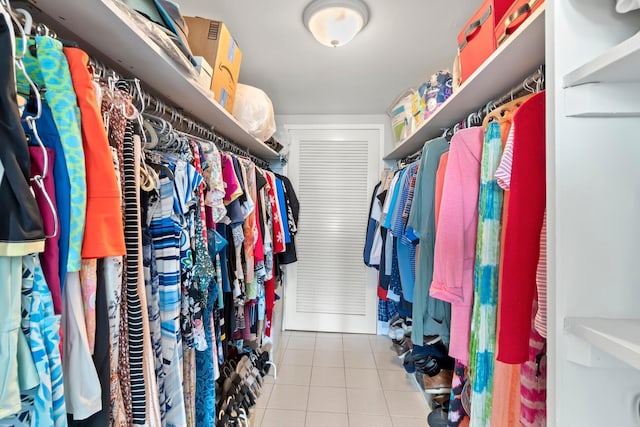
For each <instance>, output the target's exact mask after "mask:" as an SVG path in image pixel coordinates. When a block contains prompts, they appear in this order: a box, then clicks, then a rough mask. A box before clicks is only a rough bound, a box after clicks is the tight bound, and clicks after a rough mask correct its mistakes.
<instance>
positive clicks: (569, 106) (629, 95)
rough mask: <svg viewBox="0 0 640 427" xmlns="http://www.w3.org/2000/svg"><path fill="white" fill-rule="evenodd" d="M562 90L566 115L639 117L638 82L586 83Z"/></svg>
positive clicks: (639, 90) (639, 89) (639, 88)
mask: <svg viewBox="0 0 640 427" xmlns="http://www.w3.org/2000/svg"><path fill="white" fill-rule="evenodd" d="M563 92H564V102H565V112H566V115H567V117H640V97H639V96H638V93H640V83H587V84H583V85H579V86H573V87H569V88H566V89H564V90H563Z"/></svg>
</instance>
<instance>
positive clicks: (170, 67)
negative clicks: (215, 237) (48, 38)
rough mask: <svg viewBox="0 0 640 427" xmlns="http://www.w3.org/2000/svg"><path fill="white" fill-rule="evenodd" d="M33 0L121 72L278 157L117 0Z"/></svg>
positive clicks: (241, 142)
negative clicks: (117, 3) (239, 121)
mask: <svg viewBox="0 0 640 427" xmlns="http://www.w3.org/2000/svg"><path fill="white" fill-rule="evenodd" d="M30 1H31V3H33V4H34V5H35V6H36V7H37V8H38V9H40V10H41V11H42V12H43V13H44V14H46V15H47V16H48V17H50V18H51V19H53V20H55V21H57V22H58V24H59V26H61V27H68V29H69V30H70V31H72V32H73V34H75V35H76V36H77V39H78V41H79V42H82V43H81V47H83V48H85V49H86V50H87V51H88V52H89V53H90V54H92V55H95V56H96V57H98V58H99V59H101V60H105V62H107V63H108V64H109V65H111V66H113V68H115V69H116V70H117V71H118V72H121V73H122V75H125V76H133V77H137V78H139V79H140V80H141V81H142V82H143V85H144V87H145V88H147V89H149V91H151V92H152V93H155V94H156V95H158V96H160V97H162V98H164V99H166V100H167V101H170V102H171V103H172V104H174V105H175V106H176V107H179V108H180V109H182V110H183V111H184V112H185V113H186V114H188V115H190V116H192V117H194V118H195V119H198V120H199V121H201V122H203V123H204V124H207V125H209V126H212V127H213V128H214V129H215V131H216V132H218V133H219V134H221V135H223V136H225V137H227V138H229V139H230V140H231V141H232V142H233V143H235V144H236V145H238V146H240V147H243V148H246V149H247V150H248V151H249V152H250V153H251V154H253V155H255V156H257V157H261V158H264V159H275V158H278V153H276V152H275V151H274V150H273V149H271V148H270V147H269V146H267V145H266V144H264V143H263V142H262V141H259V140H258V139H256V138H255V137H253V136H252V135H251V134H249V133H248V132H247V131H246V130H245V129H244V128H243V127H242V126H241V125H240V123H238V121H237V120H236V119H235V118H234V117H233V116H232V115H231V114H230V113H229V112H227V111H226V110H225V109H224V108H222V107H221V106H220V104H218V103H217V102H216V100H215V99H214V97H213V95H212V94H211V92H210V91H208V90H207V89H205V88H202V87H201V86H200V85H199V84H198V82H197V80H196V79H195V78H193V77H191V76H188V75H187V74H186V73H185V71H184V69H183V67H182V66H180V65H179V64H177V63H176V62H175V61H174V60H173V59H172V58H171V57H169V56H168V55H167V54H166V53H165V51H164V50H163V49H162V48H161V47H160V46H158V45H157V44H156V43H155V42H153V40H152V39H151V38H150V37H149V35H147V34H146V33H145V32H144V31H143V30H141V29H139V28H138V27H137V25H136V23H135V21H134V20H133V19H132V18H131V16H129V15H128V14H127V13H124V12H123V11H122V10H121V9H120V7H118V6H117V5H116V4H114V2H113V0H83V1H78V0H37V1H36V0H30ZM85 44H86V45H85Z"/></svg>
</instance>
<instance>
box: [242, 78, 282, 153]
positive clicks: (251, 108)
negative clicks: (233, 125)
mask: <svg viewBox="0 0 640 427" xmlns="http://www.w3.org/2000/svg"><path fill="white" fill-rule="evenodd" d="M233 116H234V117H235V118H236V119H237V120H238V121H239V122H240V124H241V125H242V126H243V127H244V128H245V129H246V130H247V132H249V133H250V134H251V135H253V136H255V137H256V138H258V139H259V140H260V141H267V140H268V139H269V138H271V137H272V136H273V134H274V133H275V132H276V118H275V114H274V112H273V104H272V103H271V99H269V97H268V96H267V94H266V93H264V91H263V90H261V89H258V88H256V87H253V86H248V85H243V84H241V83H239V84H238V86H237V88H236V97H235V101H234V103H233Z"/></svg>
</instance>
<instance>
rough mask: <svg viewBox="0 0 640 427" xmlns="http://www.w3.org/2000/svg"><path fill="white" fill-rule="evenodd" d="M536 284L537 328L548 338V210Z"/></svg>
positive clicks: (545, 216) (541, 241)
mask: <svg viewBox="0 0 640 427" xmlns="http://www.w3.org/2000/svg"><path fill="white" fill-rule="evenodd" d="M536 285H537V291H538V311H537V312H536V319H535V328H536V331H538V333H539V334H540V335H541V336H542V337H543V338H547V211H546V210H545V211H544V220H543V221H542V231H540V258H538V268H537V270H536Z"/></svg>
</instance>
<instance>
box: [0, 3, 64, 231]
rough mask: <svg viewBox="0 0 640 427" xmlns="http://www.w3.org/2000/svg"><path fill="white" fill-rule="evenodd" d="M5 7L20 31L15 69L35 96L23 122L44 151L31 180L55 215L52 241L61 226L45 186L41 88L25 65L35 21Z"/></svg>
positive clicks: (46, 171) (46, 161)
mask: <svg viewBox="0 0 640 427" xmlns="http://www.w3.org/2000/svg"><path fill="white" fill-rule="evenodd" d="M4 6H5V8H8V10H7V13H8V14H9V16H10V17H11V20H12V21H13V22H14V24H15V26H16V27H17V28H18V30H19V31H20V37H21V43H20V47H21V50H20V53H18V52H17V51H16V54H15V57H14V64H15V68H17V69H18V70H20V72H21V73H22V74H23V75H24V77H25V79H26V80H27V83H28V84H29V88H30V92H31V94H32V95H33V99H34V100H35V107H36V111H35V114H34V115H27V116H26V117H25V118H24V119H23V120H24V122H25V123H26V125H27V127H28V128H29V130H30V131H31V133H33V137H34V138H33V139H35V142H36V144H37V145H38V147H40V150H41V151H42V158H43V162H42V173H41V174H39V175H36V176H34V177H31V178H30V180H31V182H33V183H34V184H35V185H36V186H37V187H38V188H39V189H40V191H41V192H42V195H43V196H44V198H45V201H46V202H47V205H48V207H49V209H50V210H51V213H52V215H53V219H54V226H53V234H51V235H47V236H45V238H47V239H50V238H53V237H55V236H57V235H58V227H59V224H58V211H57V210H56V209H55V207H54V206H53V201H52V199H51V196H50V195H49V193H48V192H47V189H46V188H45V185H44V180H45V178H47V177H48V176H49V154H48V153H47V148H46V147H45V145H44V143H43V142H42V139H40V134H39V133H38V126H37V124H36V122H37V120H38V119H40V118H41V117H42V98H41V95H40V90H39V88H38V87H37V86H36V84H35V83H34V81H33V80H32V79H31V77H30V76H29V73H28V72H27V68H26V66H25V64H24V57H25V56H26V54H27V49H28V44H29V32H30V31H31V25H32V23H33V20H32V18H31V14H30V13H29V12H27V11H26V10H24V9H19V10H16V11H15V12H17V13H20V14H21V15H23V16H24V18H25V27H23V26H22V24H21V23H20V21H19V19H18V18H17V16H16V14H15V13H12V10H11V7H10V5H9V2H8V1H7V2H6V3H4ZM5 10H6V9H5ZM16 44H17V43H14V45H16Z"/></svg>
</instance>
